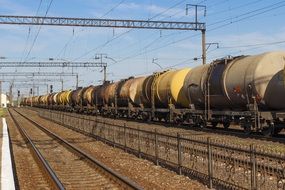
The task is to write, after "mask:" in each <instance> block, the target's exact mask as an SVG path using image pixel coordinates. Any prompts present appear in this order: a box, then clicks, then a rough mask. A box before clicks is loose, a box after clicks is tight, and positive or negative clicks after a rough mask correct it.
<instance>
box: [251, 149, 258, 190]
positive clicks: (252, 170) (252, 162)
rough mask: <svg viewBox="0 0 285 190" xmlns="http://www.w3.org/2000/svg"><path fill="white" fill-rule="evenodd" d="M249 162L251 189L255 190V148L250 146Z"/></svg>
mask: <svg viewBox="0 0 285 190" xmlns="http://www.w3.org/2000/svg"><path fill="white" fill-rule="evenodd" d="M250 162H251V189H252V190H256V189H257V184H256V158H255V148H254V146H253V145H252V144H251V145H250Z"/></svg>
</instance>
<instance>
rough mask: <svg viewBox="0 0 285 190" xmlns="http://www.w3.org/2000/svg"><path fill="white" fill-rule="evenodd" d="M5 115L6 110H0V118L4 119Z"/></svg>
mask: <svg viewBox="0 0 285 190" xmlns="http://www.w3.org/2000/svg"><path fill="white" fill-rule="evenodd" d="M6 115H7V108H0V117H5V116H6Z"/></svg>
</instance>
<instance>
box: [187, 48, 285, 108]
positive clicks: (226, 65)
mask: <svg viewBox="0 0 285 190" xmlns="http://www.w3.org/2000/svg"><path fill="white" fill-rule="evenodd" d="M284 65H285V52H269V53H264V54H260V55H255V56H240V57H236V58H234V59H228V60H227V59H224V60H219V61H216V62H215V63H214V64H212V66H210V65H203V66H200V67H197V68H194V69H193V70H191V71H190V73H189V74H188V75H187V77H186V78H187V79H186V81H185V87H186V88H187V90H186V93H187V95H188V98H189V100H190V101H191V103H193V104H194V105H195V107H200V108H203V106H204V102H205V89H204V88H205V86H206V83H207V78H208V77H207V76H208V74H209V73H210V77H209V84H210V87H209V89H210V103H211V107H212V108H216V109H229V108H231V109H238V110H245V109H247V105H248V104H253V103H254V98H255V100H256V103H257V104H258V105H259V107H260V108H261V109H265V110H266V109H275V110H278V109H285V101H283V99H284V97H285V88H284V86H283V85H284V77H283V69H284ZM209 69H211V72H209Z"/></svg>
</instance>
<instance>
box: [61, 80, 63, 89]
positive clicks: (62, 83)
mask: <svg viewBox="0 0 285 190" xmlns="http://www.w3.org/2000/svg"><path fill="white" fill-rule="evenodd" d="M61 91H63V79H61Z"/></svg>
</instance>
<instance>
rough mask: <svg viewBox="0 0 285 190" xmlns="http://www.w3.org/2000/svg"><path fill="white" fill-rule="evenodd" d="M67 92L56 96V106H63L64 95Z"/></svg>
mask: <svg viewBox="0 0 285 190" xmlns="http://www.w3.org/2000/svg"><path fill="white" fill-rule="evenodd" d="M64 92H65V91H62V92H59V93H58V94H57V96H56V104H57V105H63V102H62V97H61V96H62V94H63V93H64Z"/></svg>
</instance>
